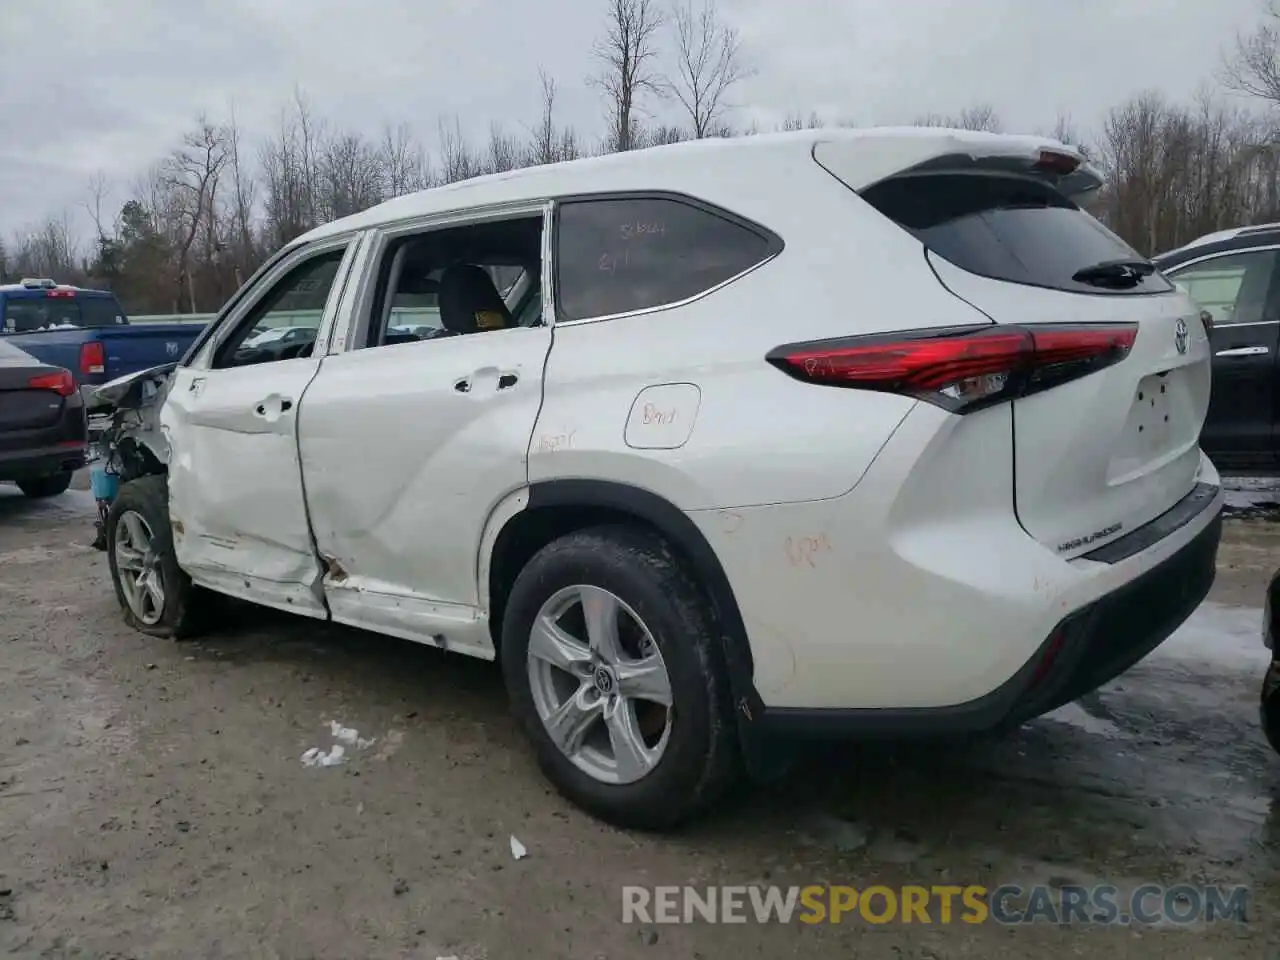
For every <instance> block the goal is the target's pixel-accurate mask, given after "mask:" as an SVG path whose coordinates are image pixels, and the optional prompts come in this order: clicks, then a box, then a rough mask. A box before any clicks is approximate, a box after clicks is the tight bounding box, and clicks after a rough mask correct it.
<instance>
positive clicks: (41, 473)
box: [0, 443, 88, 481]
mask: <svg viewBox="0 0 1280 960" xmlns="http://www.w3.org/2000/svg"><path fill="white" fill-rule="evenodd" d="M87 461H88V457H87V448H86V447H85V445H84V444H83V443H81V444H79V445H78V446H72V445H67V446H58V447H53V448H40V449H38V450H21V451H16V452H8V453H0V481H5V480H34V479H35V478H37V477H48V476H51V475H53V474H55V473H68V472H70V471H73V470H79V469H80V468H81V467H83V466H84V465H85V463H86V462H87Z"/></svg>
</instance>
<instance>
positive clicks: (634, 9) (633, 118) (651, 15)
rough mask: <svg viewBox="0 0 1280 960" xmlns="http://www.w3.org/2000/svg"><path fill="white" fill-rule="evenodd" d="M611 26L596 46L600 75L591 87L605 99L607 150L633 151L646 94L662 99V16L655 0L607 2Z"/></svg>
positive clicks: (612, 0)
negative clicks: (659, 46) (659, 43)
mask: <svg viewBox="0 0 1280 960" xmlns="http://www.w3.org/2000/svg"><path fill="white" fill-rule="evenodd" d="M608 3H609V26H608V29H607V30H606V32H605V36H604V38H603V39H602V40H600V41H599V42H598V43H597V44H596V47H595V51H594V54H595V57H596V59H597V60H598V61H599V62H600V64H601V66H602V68H603V69H602V72H601V73H600V75H599V76H597V77H595V78H594V80H593V82H594V83H595V85H596V86H597V87H599V88H600V90H602V91H603V92H604V95H605V97H606V98H607V101H608V103H607V105H606V110H607V115H608V118H609V135H608V139H607V145H608V148H609V149H610V150H619V151H621V150H630V149H632V148H633V147H634V146H635V143H636V133H637V128H638V126H639V121H640V116H641V106H640V101H641V100H642V98H643V97H644V96H645V95H646V94H654V95H660V94H661V93H662V80H661V78H660V77H659V75H658V73H657V69H656V66H657V57H658V49H657V40H658V31H659V29H660V28H661V26H662V14H661V12H660V11H659V9H658V5H657V2H656V0H608Z"/></svg>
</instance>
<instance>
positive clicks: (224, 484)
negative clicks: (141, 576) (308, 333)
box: [160, 359, 326, 617]
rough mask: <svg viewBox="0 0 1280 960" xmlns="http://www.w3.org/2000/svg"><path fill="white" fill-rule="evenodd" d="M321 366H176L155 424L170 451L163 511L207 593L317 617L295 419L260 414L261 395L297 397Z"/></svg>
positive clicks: (315, 573) (301, 362)
mask: <svg viewBox="0 0 1280 960" xmlns="http://www.w3.org/2000/svg"><path fill="white" fill-rule="evenodd" d="M319 364H320V361H318V360H313V359H296V360H285V361H281V362H279V363H273V364H261V365H258V366H253V367H242V368H239V369H230V370H217V371H200V370H193V369H191V368H180V369H179V370H178V371H177V372H176V373H175V375H174V380H173V384H172V388H171V390H170V394H169V398H168V401H167V402H166V403H165V405H164V407H163V408H162V410H161V414H160V422H161V427H162V429H163V431H164V433H165V435H166V438H167V440H168V443H169V447H170V451H169V510H170V514H171V516H172V518H173V519H174V521H176V522H175V524H174V549H175V551H176V553H177V557H178V563H179V565H180V566H181V567H182V568H183V569H184V570H185V571H186V572H187V573H188V574H189V575H190V577H191V579H192V580H193V581H195V582H196V583H199V584H202V585H203V586H207V587H209V588H210V589H214V590H218V591H220V592H223V593H229V594H232V595H234V596H240V597H243V598H245V599H247V600H252V601H254V602H258V603H263V604H266V605H268V606H274V607H279V608H281V609H286V610H290V611H295V612H298V613H303V614H309V615H311V616H316V617H324V616H325V615H326V612H325V608H324V603H323V599H322V594H321V593H320V590H319V585H318V581H319V577H320V573H319V565H318V563H317V561H316V558H315V554H314V551H313V549H312V545H311V538H310V533H309V530H308V526H307V513H306V508H305V506H304V503H303V497H302V483H301V476H300V472H299V468H298V457H297V437H296V433H295V424H296V423H297V418H296V416H293V415H291V414H292V413H293V411H292V410H290V411H287V412H283V413H281V412H279V411H278V409H273V410H269V411H268V412H267V413H266V414H265V415H264V414H260V413H259V412H258V410H259V408H261V407H263V406H265V402H266V398H267V397H269V396H272V395H274V396H276V397H277V398H279V397H293V398H300V397H301V395H302V392H303V391H304V390H305V389H306V386H307V384H308V383H310V382H311V379H312V378H313V377H314V376H315V373H316V370H317V369H319ZM279 405H280V401H279V400H277V407H278V406H279ZM294 406H295V409H296V401H295V404H294Z"/></svg>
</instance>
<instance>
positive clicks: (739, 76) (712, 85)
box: [664, 0, 751, 140]
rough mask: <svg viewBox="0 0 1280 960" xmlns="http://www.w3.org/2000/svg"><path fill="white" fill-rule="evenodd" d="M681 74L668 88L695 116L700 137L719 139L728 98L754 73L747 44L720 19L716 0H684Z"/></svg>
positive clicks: (678, 13) (679, 10)
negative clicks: (698, 0)
mask: <svg viewBox="0 0 1280 960" xmlns="http://www.w3.org/2000/svg"><path fill="white" fill-rule="evenodd" d="M672 19H673V22H674V24H675V35H676V72H675V76H673V77H670V78H669V79H667V80H666V81H665V83H664V87H665V88H666V90H667V91H668V92H669V93H670V94H671V96H672V97H674V98H675V99H676V101H677V102H678V103H679V104H680V106H681V108H682V109H683V111H684V112H685V113H686V114H687V115H688V117H689V125H690V127H691V128H692V130H693V136H694V139H697V140H701V139H702V138H703V137H708V136H714V135H715V130H716V127H717V123H718V121H719V120H720V118H721V116H722V114H723V113H724V111H725V110H726V109H727V108H728V107H729V104H728V102H727V101H726V99H725V97H726V95H727V94H728V93H729V91H730V90H731V89H732V88H733V87H734V86H735V85H736V84H738V83H739V82H741V81H742V80H744V79H746V78H747V77H748V76H749V75H750V73H751V71H749V70H748V69H747V67H746V66H745V65H744V64H743V62H742V42H741V40H740V39H739V38H738V32H737V30H735V29H734V28H733V27H731V26H729V25H728V24H726V23H724V22H723V21H721V20H720V18H719V16H718V14H717V11H716V4H715V0H702V6H701V7H700V8H699V9H698V10H696V11H695V10H694V7H693V0H684V3H683V4H682V5H681V6H678V7H676V10H675V14H674V16H673V18H672Z"/></svg>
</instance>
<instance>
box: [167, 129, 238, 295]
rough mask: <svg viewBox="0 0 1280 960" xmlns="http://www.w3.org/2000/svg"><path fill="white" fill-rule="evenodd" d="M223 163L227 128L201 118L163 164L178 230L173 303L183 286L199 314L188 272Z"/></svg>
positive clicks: (209, 224) (208, 223)
mask: <svg viewBox="0 0 1280 960" xmlns="http://www.w3.org/2000/svg"><path fill="white" fill-rule="evenodd" d="M226 162H227V131H226V129H225V128H224V127H219V126H216V125H214V124H213V123H211V122H210V121H209V120H208V119H207V118H205V117H200V118H199V120H197V126H196V129H195V130H193V131H191V132H190V133H188V134H186V135H185V136H184V137H183V138H182V146H181V147H179V148H178V149H177V150H175V151H174V152H173V153H172V154H171V155H170V156H169V157H168V159H167V160H166V161H165V162H164V164H163V177H164V183H165V185H166V186H167V187H168V188H169V190H170V191H171V192H172V203H173V210H174V212H175V213H176V215H177V218H178V221H179V224H180V230H181V234H180V237H179V239H178V243H177V268H178V277H177V289H176V291H175V294H176V296H175V302H180V301H181V298H182V292H183V290H182V288H183V287H184V286H185V287H186V294H187V296H188V299H189V305H190V308H191V312H192V313H198V312H199V307H198V306H197V303H196V287H195V276H194V273H193V271H192V269H191V248H192V245H193V244H194V243H195V241H196V238H197V237H198V236H199V235H200V233H201V230H202V229H204V230H205V231H206V236H210V235H211V232H212V229H213V211H214V204H215V198H216V196H217V190H218V181H219V178H220V177H221V176H222V171H223V167H224V166H225V165H226ZM175 309H176V307H175Z"/></svg>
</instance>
